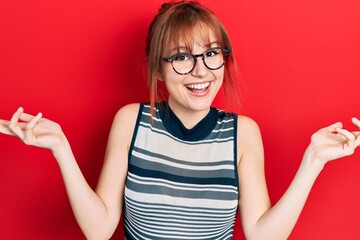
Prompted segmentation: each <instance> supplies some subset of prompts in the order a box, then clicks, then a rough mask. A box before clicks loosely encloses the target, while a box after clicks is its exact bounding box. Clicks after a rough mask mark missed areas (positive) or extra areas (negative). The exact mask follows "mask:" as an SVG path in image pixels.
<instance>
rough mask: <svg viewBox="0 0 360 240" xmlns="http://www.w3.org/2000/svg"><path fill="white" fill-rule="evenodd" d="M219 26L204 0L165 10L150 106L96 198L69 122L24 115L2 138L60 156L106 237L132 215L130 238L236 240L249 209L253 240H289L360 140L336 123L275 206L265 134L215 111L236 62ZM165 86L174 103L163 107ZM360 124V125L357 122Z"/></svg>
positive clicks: (5, 125) (76, 201)
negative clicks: (65, 125)
mask: <svg viewBox="0 0 360 240" xmlns="http://www.w3.org/2000/svg"><path fill="white" fill-rule="evenodd" d="M231 50H232V46H231V43H230V40H229V37H228V34H227V33H226V30H225V29H224V27H223V26H222V24H221V23H220V21H219V20H218V19H217V18H216V17H215V16H214V15H213V14H212V13H211V12H210V11H209V10H208V9H206V8H204V7H203V6H202V5H200V4H198V3H193V2H178V3H169V4H164V5H163V6H162V7H161V9H160V11H159V13H158V14H157V16H156V17H155V18H154V20H153V22H152V24H151V26H150V29H149V35H148V39H147V48H146V53H147V57H148V63H149V79H150V91H151V99H150V103H149V104H138V103H137V104H130V105H127V106H124V107H123V108H121V109H120V110H119V111H118V113H117V114H116V116H115V118H114V121H113V125H112V128H111V132H110V135H109V140H108V145H107V150H106V155H105V162H104V166H103V169H102V172H101V175H100V178H99V182H98V185H97V188H96V191H93V190H92V189H91V188H90V187H89V185H88V184H87V182H86V180H85V179H84V177H83V175H82V173H81V171H80V169H79V167H78V165H77V163H76V160H75V158H74V155H73V153H72V151H71V147H70V144H69V142H68V141H67V139H66V137H65V134H64V133H63V132H62V130H61V128H60V126H59V125H58V124H57V123H55V122H53V121H50V120H48V119H46V118H43V117H42V114H41V113H39V114H38V115H36V116H32V115H29V114H27V113H24V110H23V109H22V108H19V109H18V110H17V111H16V112H15V113H14V115H13V116H12V118H11V120H10V121H6V120H1V121H0V132H2V133H4V134H8V135H14V136H17V137H19V138H20V139H21V140H22V141H23V142H24V143H25V144H28V145H33V146H37V147H42V148H47V149H50V150H51V151H52V153H53V155H54V156H55V158H56V160H57V162H58V164H59V167H60V170H61V173H62V176H63V179H64V183H65V186H66V190H67V194H68V196H69V200H70V203H71V206H72V209H73V211H74V214H75V217H76V220H77V222H78V223H79V225H80V227H81V229H82V231H83V232H84V234H85V236H86V237H87V238H88V239H107V238H110V237H111V235H112V234H113V232H114V231H115V229H116V227H117V225H118V223H119V220H120V217H121V215H122V214H123V215H124V220H125V221H124V222H125V235H126V236H125V237H126V239H231V238H232V234H233V229H234V222H235V218H236V215H237V211H238V209H239V210H240V213H241V219H242V224H243V229H244V233H245V235H246V237H247V238H248V239H286V238H287V237H288V236H289V234H290V232H291V230H292V229H293V227H294V225H295V223H296V221H297V219H298V217H299V214H300V212H301V210H302V208H303V206H304V203H305V201H306V198H307V196H308V194H309V191H310V189H311V187H312V185H313V183H314V181H315V179H316V178H317V176H318V174H319V173H320V172H321V170H322V169H323V167H324V165H325V164H326V163H327V162H328V161H330V160H334V159H338V158H340V157H343V156H346V155H350V154H352V153H353V152H354V150H355V148H356V147H358V146H359V145H360V137H359V132H349V131H347V130H345V129H343V128H342V124H341V123H335V124H333V125H331V126H329V127H325V128H323V129H320V130H319V131H317V132H316V133H315V134H314V135H313V136H312V138H311V143H310V145H309V146H308V148H307V150H306V152H305V153H304V157H303V160H302V163H301V165H300V167H299V170H298V172H297V174H296V176H295V178H294V180H293V181H292V183H291V185H290V186H289V188H288V190H287V191H286V192H285V194H284V195H283V197H282V198H281V199H280V200H279V201H278V202H277V203H276V204H275V205H274V206H271V205H270V200H269V196H268V192H267V188H266V183H265V177H264V156H263V147H262V141H261V136H260V132H259V129H258V126H257V125H256V123H255V122H254V121H252V120H251V119H249V118H247V117H244V116H238V115H236V114H233V113H227V112H224V111H220V110H217V109H215V108H212V107H211V104H212V102H213V100H214V98H215V96H216V95H217V93H218V91H219V89H220V87H221V86H222V85H223V84H224V87H225V90H227V91H226V92H227V93H228V92H229V91H231V88H232V86H233V78H232V75H231V73H232V68H233V64H234V56H233V55H232V52H231ZM158 81H161V82H163V83H164V85H165V86H166V90H167V93H168V97H167V99H166V101H158V98H157V89H158V85H157V84H158ZM352 122H353V123H354V124H355V125H356V126H357V127H360V121H359V120H358V119H356V118H353V119H352Z"/></svg>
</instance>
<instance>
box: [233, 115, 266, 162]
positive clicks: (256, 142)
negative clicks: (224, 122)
mask: <svg viewBox="0 0 360 240" xmlns="http://www.w3.org/2000/svg"><path fill="white" fill-rule="evenodd" d="M237 128H238V129H237V152H238V160H240V159H242V158H243V157H244V156H246V155H259V154H260V155H262V154H263V153H262V152H263V144H262V138H261V133H260V128H259V126H258V124H257V123H256V122H255V121H254V120H253V119H251V118H249V117H246V116H238V121H237Z"/></svg>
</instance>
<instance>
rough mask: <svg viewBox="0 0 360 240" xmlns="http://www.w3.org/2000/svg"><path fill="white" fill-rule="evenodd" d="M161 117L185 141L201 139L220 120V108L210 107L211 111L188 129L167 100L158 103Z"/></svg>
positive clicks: (172, 131) (170, 131)
mask: <svg viewBox="0 0 360 240" xmlns="http://www.w3.org/2000/svg"><path fill="white" fill-rule="evenodd" d="M158 109H159V114H160V118H161V120H162V122H163V124H164V127H165V128H166V130H168V132H169V133H170V134H172V135H173V136H175V137H177V138H179V139H181V140H184V141H199V140H202V139H204V138H205V137H206V136H208V135H209V134H210V133H211V131H212V130H213V129H214V127H215V125H216V123H217V120H218V110H217V109H216V108H210V111H209V113H208V114H207V115H206V116H205V117H204V118H203V119H202V120H201V121H200V122H198V123H197V124H196V125H195V126H194V127H193V128H191V129H188V128H186V127H185V126H184V124H183V123H182V122H181V121H180V119H179V118H178V117H177V116H176V114H175V113H174V112H173V111H172V110H171V108H170V107H169V105H168V103H167V102H160V103H158Z"/></svg>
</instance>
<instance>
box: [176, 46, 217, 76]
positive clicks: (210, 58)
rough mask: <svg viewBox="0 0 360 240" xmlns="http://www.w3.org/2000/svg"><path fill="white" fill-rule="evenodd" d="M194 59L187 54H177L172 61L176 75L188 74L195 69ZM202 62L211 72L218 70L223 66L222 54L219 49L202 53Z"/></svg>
mask: <svg viewBox="0 0 360 240" xmlns="http://www.w3.org/2000/svg"><path fill="white" fill-rule="evenodd" d="M195 57H196V56H194V55H192V54H189V53H179V54H178V55H177V56H176V57H175V58H174V60H173V61H172V67H173V68H174V70H175V71H176V72H177V73H180V74H186V73H190V72H191V71H192V70H193V69H194V68H195V64H196V60H195ZM197 61H199V59H198V60H197ZM203 61H204V64H205V66H206V67H207V68H209V69H211V70H216V69H219V68H220V67H222V65H223V64H224V53H223V51H222V49H221V48H212V49H209V50H208V51H206V52H205V53H204V55H203Z"/></svg>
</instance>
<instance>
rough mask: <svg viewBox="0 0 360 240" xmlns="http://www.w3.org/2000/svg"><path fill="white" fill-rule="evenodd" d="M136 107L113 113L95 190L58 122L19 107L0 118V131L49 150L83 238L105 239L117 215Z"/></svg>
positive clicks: (119, 210)
mask: <svg viewBox="0 0 360 240" xmlns="http://www.w3.org/2000/svg"><path fill="white" fill-rule="evenodd" d="M138 109H139V105H138V104H132V105H128V106H125V107H124V108H122V109H121V110H119V111H118V113H117V114H116V116H115V118H114V121H113V125H112V128H111V131H110V135H109V139H108V145H107V150H106V155H105V161H104V166H103V169H102V172H101V175H100V179H99V182H98V186H97V189H96V192H95V191H93V190H92V189H91V188H90V186H89V185H88V183H87V182H86V180H85V178H84V176H83V174H82V173H81V171H80V169H79V167H78V164H77V163H76V160H75V157H74V155H73V153H72V151H71V147H70V144H69V143H68V141H67V139H66V137H65V135H64V133H63V132H62V131H61V128H60V126H59V125H58V124H56V123H54V122H52V121H50V120H48V119H44V118H42V115H41V114H38V115H37V116H35V117H34V116H31V115H29V114H25V113H23V110H22V109H19V110H18V111H17V112H16V113H15V114H14V115H13V117H12V119H11V121H5V120H1V121H0V132H1V133H5V134H8V135H14V136H18V137H19V138H20V139H21V140H22V141H24V143H26V144H28V145H33V146H37V147H42V148H47V149H50V150H51V151H52V152H53V154H54V156H55V158H56V160H57V162H58V165H59V167H60V170H61V174H62V176H63V180H64V183H65V187H66V191H67V194H68V197H69V200H70V204H71V207H72V209H73V212H74V215H75V218H76V220H77V222H78V224H79V226H80V228H81V229H82V231H83V233H84V234H85V236H86V238H87V239H109V238H110V237H111V235H112V234H113V232H114V231H115V229H116V226H117V225H118V222H119V219H120V215H121V206H122V198H123V190H124V184H125V178H126V174H127V157H128V150H129V146H130V141H131V138H132V134H133V130H134V126H135V121H136V117H137V112H138ZM19 120H21V122H20V121H19Z"/></svg>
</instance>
